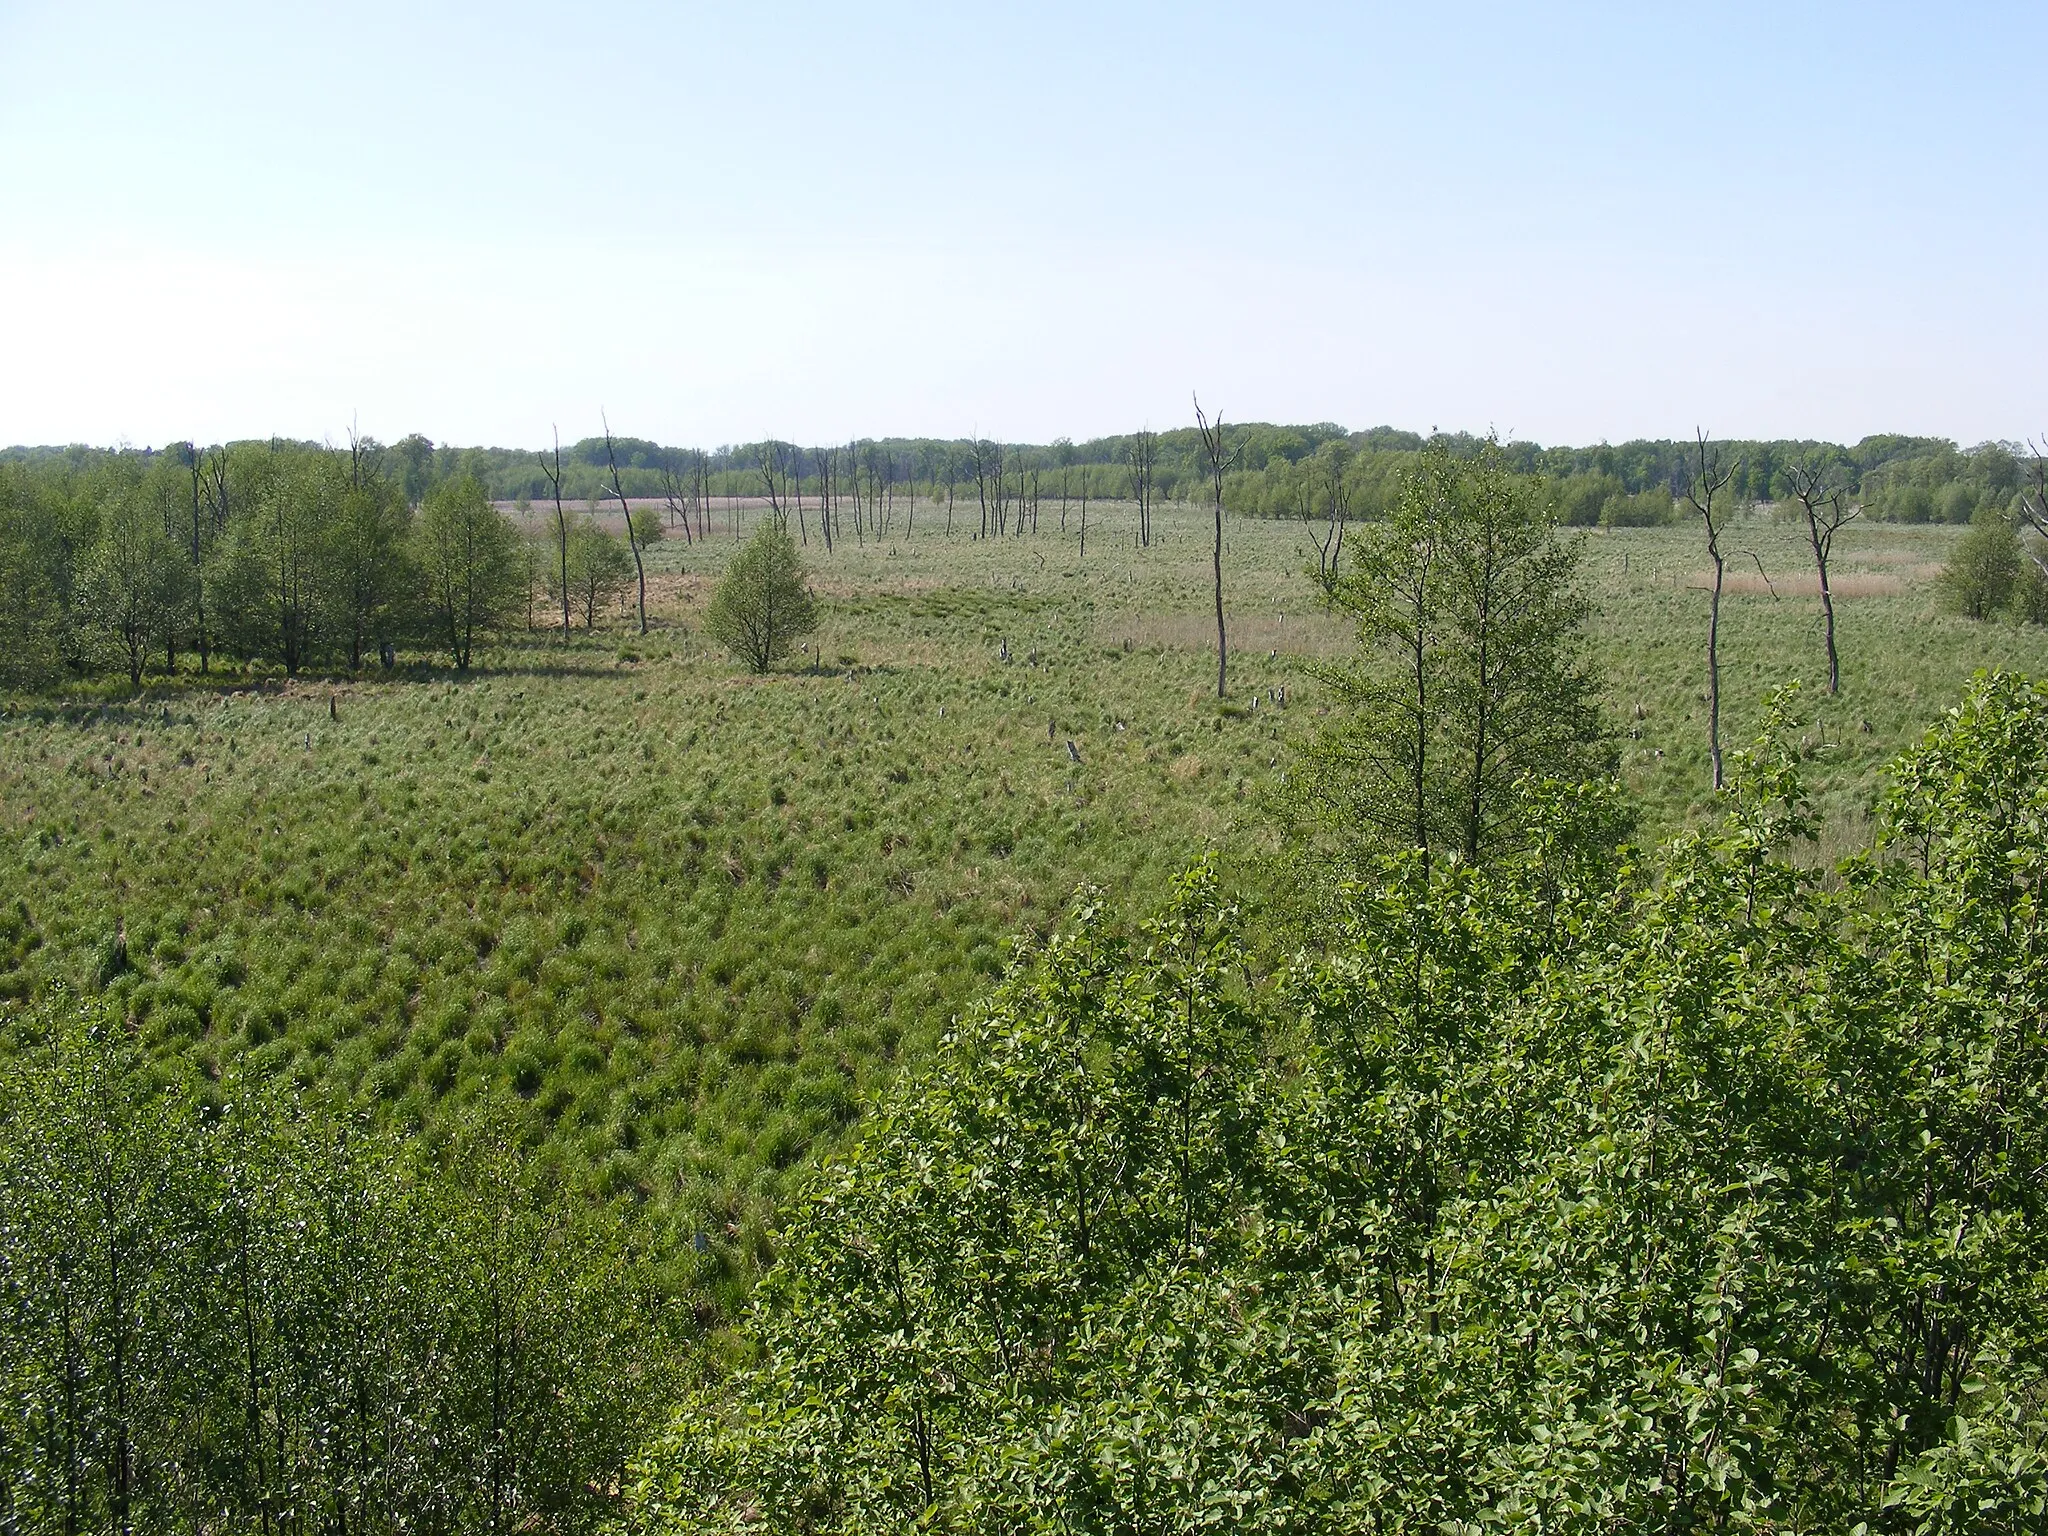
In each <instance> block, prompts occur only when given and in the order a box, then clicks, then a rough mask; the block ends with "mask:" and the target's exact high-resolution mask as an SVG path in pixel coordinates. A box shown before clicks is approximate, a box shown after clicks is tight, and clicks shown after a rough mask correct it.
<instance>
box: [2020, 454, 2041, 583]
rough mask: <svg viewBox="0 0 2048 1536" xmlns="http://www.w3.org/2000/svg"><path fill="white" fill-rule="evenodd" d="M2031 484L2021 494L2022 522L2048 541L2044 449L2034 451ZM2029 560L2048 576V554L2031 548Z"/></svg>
mask: <svg viewBox="0 0 2048 1536" xmlns="http://www.w3.org/2000/svg"><path fill="white" fill-rule="evenodd" d="M2027 478H2028V480H2029V482H2030V483H2029V484H2028V486H2027V487H2026V489H2024V490H2022V491H2021V492H2020V521H2021V522H2023V523H2025V524H2026V525H2027V526H2028V527H2029V528H2031V529H2033V530H2034V532H2036V533H2038V534H2039V535H2041V537H2042V538H2043V539H2048V453H2044V450H2043V448H2035V449H2034V462H2033V465H2032V467H2031V469H2030V470H2029V471H2028V476H2027ZM2027 558H2028V559H2030V560H2032V561H2033V562H2034V564H2035V565H2036V566H2037V567H2039V569H2040V572H2041V574H2042V575H2043V576H2048V553H2044V552H2043V551H2042V550H2041V549H2040V548H2030V549H2029V550H2028V551H2027Z"/></svg>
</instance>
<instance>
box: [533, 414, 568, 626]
mask: <svg viewBox="0 0 2048 1536" xmlns="http://www.w3.org/2000/svg"><path fill="white" fill-rule="evenodd" d="M554 432H555V451H554V454H553V456H552V457H550V456H549V455H547V454H545V453H540V454H535V455H534V457H535V458H537V459H538V460H540V472H541V473H542V474H543V475H546V476H547V480H548V488H549V489H550V490H551V491H553V492H554V497H555V560H556V578H557V581H558V583H559V586H560V590H561V593H562V643H563V644H564V645H567V644H568V643H569V512H568V509H567V508H565V507H564V506H563V505H562V429H561V428H560V427H556V428H555V429H554Z"/></svg>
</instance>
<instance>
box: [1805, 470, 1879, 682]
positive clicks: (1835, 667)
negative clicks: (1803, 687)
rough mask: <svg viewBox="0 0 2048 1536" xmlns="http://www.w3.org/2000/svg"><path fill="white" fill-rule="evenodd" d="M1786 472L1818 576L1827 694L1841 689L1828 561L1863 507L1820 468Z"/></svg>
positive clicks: (1840, 670)
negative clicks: (1852, 502)
mask: <svg viewBox="0 0 2048 1536" xmlns="http://www.w3.org/2000/svg"><path fill="white" fill-rule="evenodd" d="M1788 473H1789V474H1790V476H1791V479H1792V496H1793V499H1794V500H1795V501H1797V502H1798V503H1799V510H1800V513H1801V515H1802V516H1803V518H1804V520H1805V523H1806V542H1807V547H1808V548H1810V549H1811V550H1812V551H1813V569H1814V573H1815V574H1816V575H1817V576H1818V577H1819V578H1820V615H1821V633H1822V636H1823V637H1824V639H1825V640H1826V643H1827V653H1828V693H1829V694H1830V695H1833V694H1837V693H1840V692H1841V691H1842V663H1841V658H1840V657H1839V656H1838V655H1837V653H1836V650H1835V593H1834V588H1833V586H1832V584H1831V583H1830V582H1829V580H1828V561H1829V559H1830V557H1831V556H1832V555H1833V554H1834V547H1835V535H1836V534H1837V533H1839V532H1840V531H1841V530H1842V528H1843V527H1844V526H1845V525H1846V524H1849V523H1852V522H1854V521H1855V520H1856V519H1857V517H1859V516H1860V515H1861V514H1862V511H1863V508H1862V507H1861V506H1860V505H1855V506H1852V505H1850V503H1849V500H1848V497H1847V495H1846V494H1845V493H1844V491H1843V489H1842V487H1841V486H1839V485H1830V484H1829V483H1828V481H1827V476H1826V474H1825V472H1824V471H1822V470H1820V469H1817V468H1815V469H1808V468H1802V467H1800V466H1798V465H1794V466H1793V467H1792V468H1791V469H1790V470H1789V471H1788Z"/></svg>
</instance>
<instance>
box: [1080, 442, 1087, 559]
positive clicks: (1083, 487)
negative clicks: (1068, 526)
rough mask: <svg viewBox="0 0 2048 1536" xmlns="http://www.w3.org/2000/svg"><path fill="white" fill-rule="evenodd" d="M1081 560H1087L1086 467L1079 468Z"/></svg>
mask: <svg viewBox="0 0 2048 1536" xmlns="http://www.w3.org/2000/svg"><path fill="white" fill-rule="evenodd" d="M1081 558H1082V559H1083V560H1084V561H1085V560H1086V559H1087V558H1088V466H1087V465H1085V464H1084V465H1082V466H1081Z"/></svg>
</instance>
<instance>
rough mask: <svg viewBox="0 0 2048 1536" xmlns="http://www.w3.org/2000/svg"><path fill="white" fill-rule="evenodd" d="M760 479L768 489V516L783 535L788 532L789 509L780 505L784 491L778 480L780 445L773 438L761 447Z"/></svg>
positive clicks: (780, 467)
mask: <svg viewBox="0 0 2048 1536" xmlns="http://www.w3.org/2000/svg"><path fill="white" fill-rule="evenodd" d="M760 462H761V479H762V481H763V482H764V483H765V484H766V485H767V487H768V515H769V516H771V517H773V518H774V519H775V526H776V527H777V528H780V529H781V530H782V531H783V532H784V533H787V532H789V509H788V508H786V507H785V506H783V504H782V493H783V491H784V490H785V489H786V487H784V486H783V484H782V482H781V480H780V479H779V478H778V477H779V476H780V474H781V473H782V444H780V443H778V442H776V441H775V440H774V439H773V438H771V439H769V440H768V441H767V442H765V443H763V444H762V445H761V452H760Z"/></svg>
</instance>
